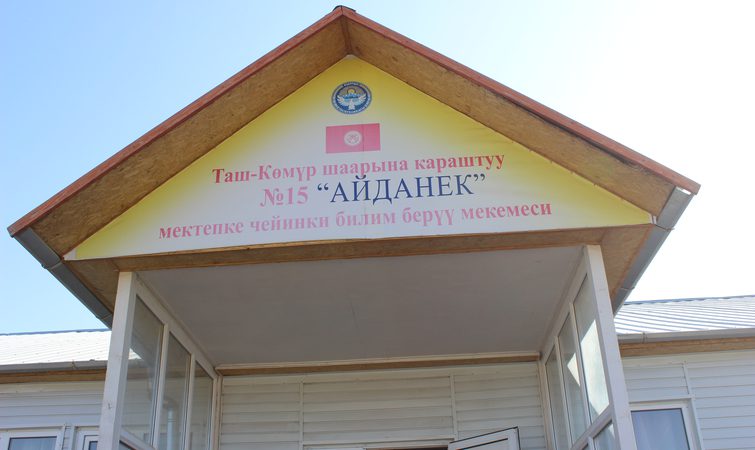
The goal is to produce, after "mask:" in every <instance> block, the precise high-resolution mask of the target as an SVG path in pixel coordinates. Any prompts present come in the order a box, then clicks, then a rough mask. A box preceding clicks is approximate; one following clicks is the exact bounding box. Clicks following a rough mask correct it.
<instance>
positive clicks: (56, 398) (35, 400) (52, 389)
mask: <svg viewBox="0 0 755 450" xmlns="http://www.w3.org/2000/svg"><path fill="white" fill-rule="evenodd" d="M103 388H104V385H103V383H102V382H101V381H84V382H56V383H20V384H0V430H9V429H38V428H55V429H61V428H62V427H63V426H64V425H65V426H66V431H65V435H64V441H63V449H64V450H69V449H71V448H72V446H73V442H74V439H75V436H73V431H74V427H77V428H80V427H89V428H88V429H91V427H96V426H97V425H98V424H99V421H100V407H101V405H102V391H103Z"/></svg>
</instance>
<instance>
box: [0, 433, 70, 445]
mask: <svg viewBox="0 0 755 450" xmlns="http://www.w3.org/2000/svg"><path fill="white" fill-rule="evenodd" d="M60 437H61V436H60V430H54V429H51V430H23V431H22V430H19V431H5V432H0V450H55V449H56V448H57V444H58V439H60Z"/></svg>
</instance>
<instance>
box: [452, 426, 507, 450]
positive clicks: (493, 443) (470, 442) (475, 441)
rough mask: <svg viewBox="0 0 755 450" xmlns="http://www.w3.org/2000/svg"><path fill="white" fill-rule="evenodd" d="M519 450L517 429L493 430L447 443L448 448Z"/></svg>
mask: <svg viewBox="0 0 755 450" xmlns="http://www.w3.org/2000/svg"><path fill="white" fill-rule="evenodd" d="M472 448H473V449H475V450H519V429H518V428H509V429H508V430H501V431H495V432H493V433H488V434H483V435H481V436H475V437H471V438H467V439H461V440H458V441H454V442H451V443H450V444H448V450H465V449H472Z"/></svg>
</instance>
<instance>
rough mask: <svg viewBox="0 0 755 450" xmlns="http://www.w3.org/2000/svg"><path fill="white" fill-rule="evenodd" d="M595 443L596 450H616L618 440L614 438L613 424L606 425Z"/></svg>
mask: <svg viewBox="0 0 755 450" xmlns="http://www.w3.org/2000/svg"><path fill="white" fill-rule="evenodd" d="M593 443H594V444H595V450H613V449H614V448H616V438H614V436H613V424H612V423H609V424H608V425H606V427H605V428H603V430H601V432H600V433H598V435H597V436H595V439H593Z"/></svg>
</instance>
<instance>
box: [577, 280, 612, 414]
mask: <svg viewBox="0 0 755 450" xmlns="http://www.w3.org/2000/svg"><path fill="white" fill-rule="evenodd" d="M574 311H575V313H576V316H577V317H576V319H577V334H578V335H579V349H580V350H581V352H582V368H583V370H584V372H585V385H586V387H587V400H588V406H589V410H590V420H595V418H596V417H598V416H599V415H600V413H602V412H603V411H604V410H605V409H606V407H607V406H608V390H607V388H606V375H605V372H604V371H603V359H602V353H601V351H600V341H599V340H598V324H597V322H596V320H595V316H596V314H597V310H596V308H595V304H594V301H593V298H592V295H591V294H590V292H589V289H588V286H587V278H585V280H584V281H583V282H582V287H580V288H579V293H578V294H577V298H576V299H575V300H574Z"/></svg>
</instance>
